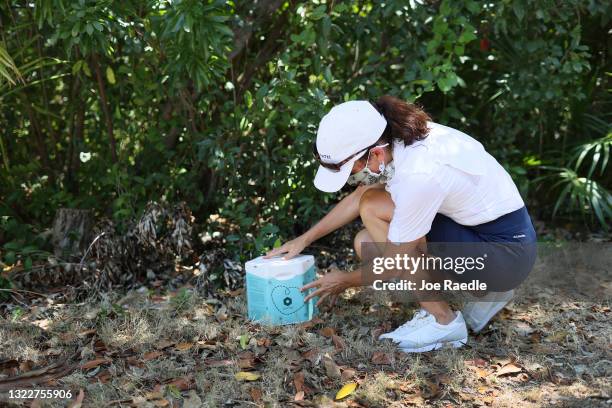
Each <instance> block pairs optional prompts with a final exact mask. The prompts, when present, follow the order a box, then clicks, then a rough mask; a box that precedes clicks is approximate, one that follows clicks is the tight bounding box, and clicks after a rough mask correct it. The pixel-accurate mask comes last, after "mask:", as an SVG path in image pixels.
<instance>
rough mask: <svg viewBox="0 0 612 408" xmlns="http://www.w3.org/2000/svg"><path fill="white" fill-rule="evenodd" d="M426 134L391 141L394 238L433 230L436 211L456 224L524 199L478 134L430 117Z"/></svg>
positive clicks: (479, 220) (477, 220)
mask: <svg viewBox="0 0 612 408" xmlns="http://www.w3.org/2000/svg"><path fill="white" fill-rule="evenodd" d="M428 128H429V129H430V131H429V133H428V136H427V138H425V139H424V140H422V141H418V142H415V143H413V144H412V145H410V146H404V145H403V143H401V142H397V141H396V142H394V144H393V163H394V165H395V174H394V176H393V177H392V178H391V180H389V181H388V182H387V185H386V186H385V189H386V190H387V191H388V192H389V193H390V194H391V198H392V199H393V203H394V204H395V210H394V212H393V218H392V219H391V224H390V226H389V234H388V239H389V241H391V242H411V241H414V240H416V239H419V238H421V237H423V236H425V234H427V233H428V232H429V230H430V229H431V224H432V222H433V219H434V217H435V216H436V214H437V213H441V214H444V215H446V216H447V217H449V218H451V219H452V220H454V221H455V222H457V223H458V224H462V225H467V226H469V225H478V224H483V223H485V222H488V221H492V220H494V219H496V218H498V217H500V216H502V215H504V214H507V213H510V212H512V211H515V210H518V209H519V208H521V207H523V206H524V205H525V203H524V202H523V199H522V198H521V195H520V194H519V192H518V189H517V188H516V185H515V184H514V182H513V181H512V178H511V177H510V175H509V174H508V172H506V170H505V169H504V168H503V167H502V166H501V165H500V164H499V163H498V162H497V160H495V158H494V157H493V156H491V155H490V154H489V153H487V152H486V151H485V149H484V147H483V146H482V144H480V142H478V141H477V140H475V139H473V138H472V137H470V136H468V135H466V134H465V133H463V132H460V131H458V130H456V129H453V128H450V127H448V126H443V125H440V124H437V123H433V122H428Z"/></svg>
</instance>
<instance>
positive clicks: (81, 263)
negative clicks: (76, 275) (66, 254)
mask: <svg viewBox="0 0 612 408" xmlns="http://www.w3.org/2000/svg"><path fill="white" fill-rule="evenodd" d="M104 234H106V232H103V233H101V234H100V235H98V236H97V237H95V238H94V240H93V241H91V244H89V247H88V248H87V251H85V254H83V258H81V262H80V263H79V268H83V262H85V258H87V254H89V251H90V250H91V248H92V247H93V246H94V244H95V243H96V241H97V240H98V239H100V237H101V236H102V235H104Z"/></svg>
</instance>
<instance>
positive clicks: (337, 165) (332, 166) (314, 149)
mask: <svg viewBox="0 0 612 408" xmlns="http://www.w3.org/2000/svg"><path fill="white" fill-rule="evenodd" d="M375 146H376V143H374V144H373V145H371V146H368V147H366V148H365V149H362V150H360V151H358V152H357V153H355V154H351V155H350V156H349V157H347V158H346V159H344V160H342V161H340V162H338V163H325V162H324V161H322V160H321V156H319V152H318V151H317V143H316V141H315V143H313V145H312V153H313V154H314V157H315V159H317V161H318V162H319V164H320V165H321V166H323V167H325V168H326V169H329V170H332V171H340V168H341V167H342V166H344V165H345V164H346V163H348V162H349V161H351V159H353V158H354V157H355V156H358V155H360V154H362V153H364V152H366V151H368V149H371V148H373V147H375Z"/></svg>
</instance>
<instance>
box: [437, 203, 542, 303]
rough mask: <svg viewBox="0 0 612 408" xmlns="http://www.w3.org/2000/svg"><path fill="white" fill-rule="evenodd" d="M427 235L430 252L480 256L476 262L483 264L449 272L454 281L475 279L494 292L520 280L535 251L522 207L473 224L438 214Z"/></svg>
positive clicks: (456, 255) (463, 256)
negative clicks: (479, 260)
mask: <svg viewBox="0 0 612 408" xmlns="http://www.w3.org/2000/svg"><path fill="white" fill-rule="evenodd" d="M426 239H427V249H428V252H430V253H431V254H432V255H435V256H439V257H451V258H454V259H458V258H466V259H468V258H479V259H481V260H482V262H481V263H479V264H478V266H483V267H482V268H471V269H470V270H465V269H466V268H460V270H462V271H461V272H457V270H458V268H455V271H454V272H450V273H448V275H449V276H450V278H451V279H453V280H455V281H457V282H470V281H473V280H476V279H477V280H479V281H480V282H484V283H486V284H487V290H490V291H494V292H501V291H507V290H510V289H514V288H516V287H517V286H518V285H519V284H520V283H521V282H523V281H524V280H525V279H526V278H527V275H528V274H529V272H531V269H532V268H533V264H534V263H535V259H536V254H537V250H536V232H535V229H534V228H533V223H532V222H531V218H530V217H529V213H528V212H527V209H526V208H525V207H523V208H520V209H518V210H516V211H513V212H511V213H508V214H505V215H502V216H501V217H499V218H497V219H495V220H493V221H489V222H487V223H484V224H480V225H473V226H466V225H461V224H458V223H457V222H455V221H453V220H452V219H450V218H449V217H447V216H445V215H442V214H437V215H436V217H435V218H434V221H433V223H432V226H431V230H430V231H429V233H428V234H427V236H426ZM483 258H484V259H483ZM472 266H473V265H472ZM447 272H448V271H447Z"/></svg>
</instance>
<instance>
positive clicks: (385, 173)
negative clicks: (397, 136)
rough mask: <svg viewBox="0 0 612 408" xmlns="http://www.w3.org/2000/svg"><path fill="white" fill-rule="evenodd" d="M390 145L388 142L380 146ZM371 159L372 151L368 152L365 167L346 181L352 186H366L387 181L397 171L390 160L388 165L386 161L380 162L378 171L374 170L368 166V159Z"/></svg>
mask: <svg viewBox="0 0 612 408" xmlns="http://www.w3.org/2000/svg"><path fill="white" fill-rule="evenodd" d="M385 146H388V143H387V144H384V145H381V146H380V147H385ZM369 160H370V153H369V152H368V159H367V160H366V164H365V167H364V168H363V169H361V170H360V171H358V172H357V173H355V174H352V175H351V176H350V177H349V178H348V180H347V181H346V182H347V183H348V184H349V185H351V186H357V185H359V184H363V185H366V186H369V185H372V184H376V183H386V182H387V181H389V180H390V179H391V178H392V177H393V174H394V173H395V166H394V164H393V161H390V162H389V163H388V164H387V165H386V166H385V163H380V165H379V166H378V170H379V172H378V173H374V172H372V170H370V169H369V168H368V161H369Z"/></svg>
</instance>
